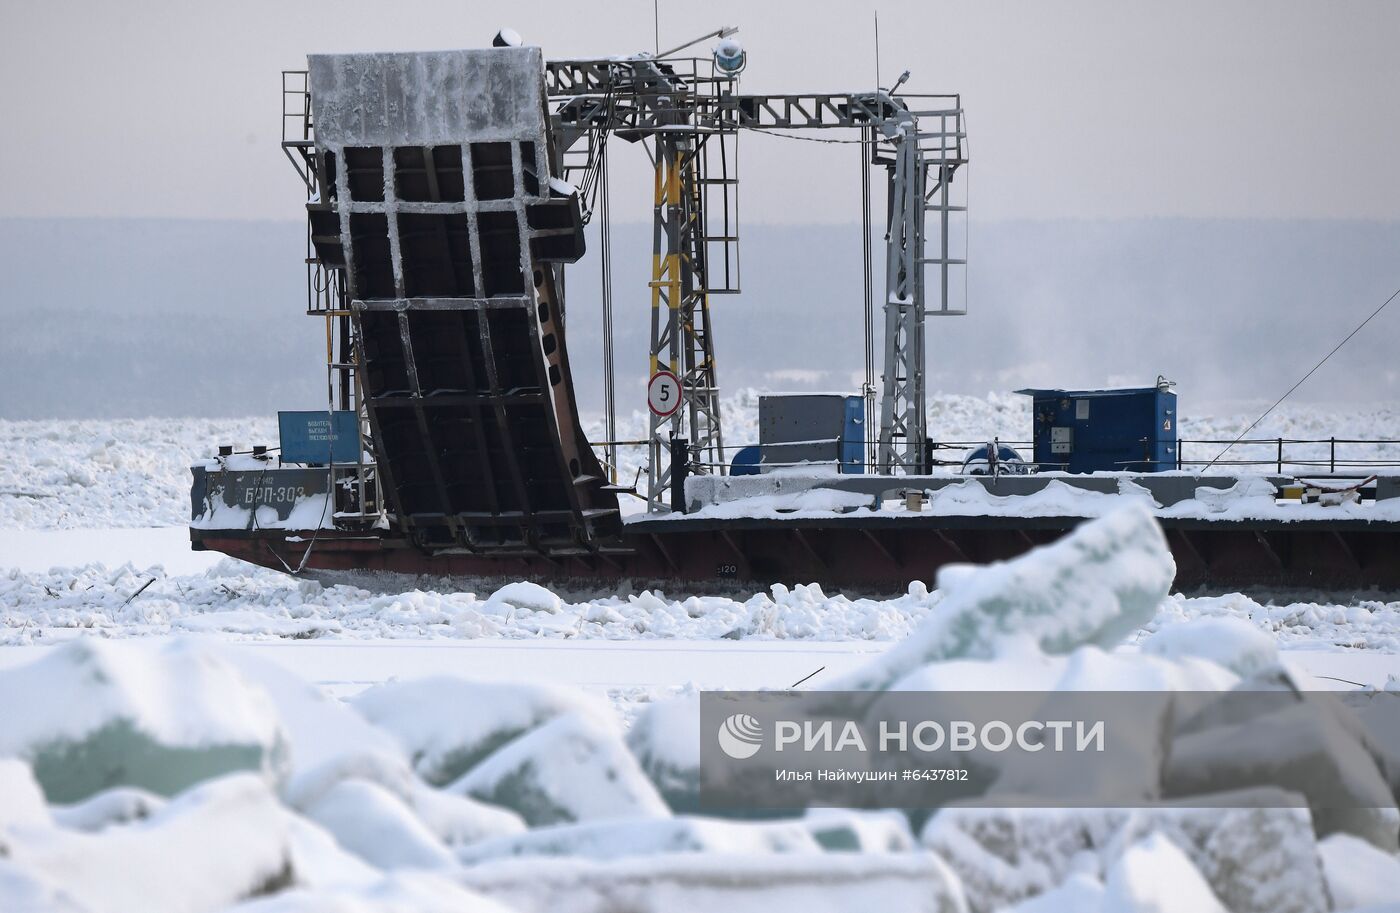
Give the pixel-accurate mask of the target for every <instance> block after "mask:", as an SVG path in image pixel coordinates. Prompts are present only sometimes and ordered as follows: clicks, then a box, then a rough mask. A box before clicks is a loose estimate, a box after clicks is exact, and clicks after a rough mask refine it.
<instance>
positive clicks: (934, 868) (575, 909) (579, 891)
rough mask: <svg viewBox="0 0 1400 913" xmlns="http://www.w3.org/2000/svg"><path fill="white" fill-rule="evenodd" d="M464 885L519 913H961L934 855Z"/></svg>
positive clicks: (535, 870) (516, 871)
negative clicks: (868, 912)
mask: <svg viewBox="0 0 1400 913" xmlns="http://www.w3.org/2000/svg"><path fill="white" fill-rule="evenodd" d="M461 881H462V882H463V883H465V884H466V885H468V886H469V887H472V888H474V889H475V890H477V891H480V892H482V893H485V894H487V895H489V896H491V897H493V898H495V899H498V900H500V901H502V902H503V903H505V904H507V905H508V906H510V907H511V908H512V909H514V910H516V911H518V913H610V911H618V910H658V911H660V910H665V911H667V913H714V911H716V910H719V911H724V913H776V911H784V913H786V911H800V913H849V911H851V910H891V911H894V910H929V911H936V913H961V911H962V910H963V909H964V904H963V900H962V892H961V889H960V888H959V886H958V883H957V879H956V877H955V876H954V875H953V874H952V873H951V872H950V871H949V870H948V868H947V866H946V865H944V864H943V863H942V862H941V861H939V859H938V858H937V857H936V856H933V855H931V854H928V853H889V854H882V853H871V854H855V853H822V854H807V853H782V854H767V855H759V856H752V855H734V854H728V853H704V854H679V853H678V854H666V855H661V856H651V857H639V858H628V859H620V860H609V861H595V860H587V859H566V860H553V861H551V862H550V863H549V864H548V865H541V864H540V862H539V860H536V859H518V860H504V861H501V862H495V863H491V864H488V865H482V866H476V867H473V868H471V869H468V870H467V872H466V873H465V874H464V875H463V876H462V878H461Z"/></svg>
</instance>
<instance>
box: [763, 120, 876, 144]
mask: <svg viewBox="0 0 1400 913" xmlns="http://www.w3.org/2000/svg"><path fill="white" fill-rule="evenodd" d="M736 126H737V127H738V128H739V129H740V130H752V131H753V132H755V133H766V134H768V135H769V136H776V137H778V138H779V139H795V140H800V141H801V142H804V143H829V144H832V145H844V146H849V145H856V144H864V143H865V140H863V139H822V138H821V137H817V136H799V135H797V134H795V133H783V132H781V131H779V130H770V129H768V128H766V127H755V126H752V125H750V124H737V125H736ZM880 141H886V140H885V139H884V137H880V138H879V139H878V140H877V142H880Z"/></svg>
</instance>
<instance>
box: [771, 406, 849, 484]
mask: <svg viewBox="0 0 1400 913" xmlns="http://www.w3.org/2000/svg"><path fill="white" fill-rule="evenodd" d="M845 414H846V396H845V395H844V394H840V393H830V394H827V393H775V394H771V395H768V396H760V397H759V398H758V443H759V447H760V449H761V451H762V456H761V457H760V459H759V467H760V471H761V472H771V471H773V470H774V469H782V468H784V467H787V466H790V465H792V464H794V463H802V462H809V463H825V464H828V465H830V466H831V467H832V470H833V471H836V466H837V463H838V460H839V459H840V456H841V434H842V429H843V427H844V423H845Z"/></svg>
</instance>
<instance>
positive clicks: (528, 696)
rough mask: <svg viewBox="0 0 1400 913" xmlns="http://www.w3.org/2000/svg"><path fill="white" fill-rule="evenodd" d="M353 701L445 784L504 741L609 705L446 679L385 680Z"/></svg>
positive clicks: (536, 689)
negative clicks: (564, 716)
mask: <svg viewBox="0 0 1400 913" xmlns="http://www.w3.org/2000/svg"><path fill="white" fill-rule="evenodd" d="M532 585H533V584H532ZM537 589H539V588H538V587H537ZM546 592H548V591H546ZM354 706H355V709H356V710H358V711H359V712H360V714H362V715H363V716H364V718H365V719H367V720H369V721H370V722H371V723H374V724H376V725H378V726H380V727H382V728H384V729H386V730H388V731H389V732H392V733H393V734H394V735H395V736H397V738H398V743H399V745H401V746H402V748H403V750H404V751H406V752H408V754H409V756H410V757H411V758H412V760H413V766H414V768H415V769H416V770H417V771H418V774H419V775H420V776H422V777H423V779H425V780H427V781H428V782H429V783H435V784H438V785H443V784H446V783H450V782H452V781H453V780H455V779H457V778H458V777H460V776H461V775H462V774H464V773H466V772H467V770H469V769H470V768H471V767H472V765H474V764H475V763H476V762H477V761H480V760H481V759H482V758H484V757H486V756H487V755H488V754H490V753H491V752H492V751H494V750H495V749H497V748H499V747H500V746H501V745H504V744H505V743H506V742H509V741H510V740H511V739H514V738H515V737H517V736H519V735H522V734H524V733H525V732H527V731H529V730H531V729H535V728H537V727H539V726H540V725H542V724H544V723H545V722H547V721H549V720H551V719H553V718H555V717H557V716H559V715H561V714H564V713H569V712H573V711H581V712H585V713H588V712H594V713H597V712H600V710H601V709H602V708H601V705H599V704H597V703H595V702H593V701H591V700H589V699H588V698H587V697H585V696H583V695H580V694H577V693H575V692H571V691H568V690H565V689H563V688H554V687H550V686H548V685H536V686H523V685H501V684H497V683H493V682H480V681H471V680H469V679H462V678H455V677H447V676H430V677H426V678H419V679H414V680H410V681H402V682H391V683H388V684H384V685H379V686H378V687H375V688H371V689H370V690H368V691H366V692H364V693H363V694H360V695H359V696H358V697H356V698H355V700H354Z"/></svg>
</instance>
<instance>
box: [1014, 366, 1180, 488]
mask: <svg viewBox="0 0 1400 913" xmlns="http://www.w3.org/2000/svg"><path fill="white" fill-rule="evenodd" d="M1016 392H1017V393H1024V394H1025V395H1027V396H1030V397H1032V398H1033V399H1034V407H1033V409H1032V413H1033V418H1032V422H1033V427H1034V432H1033V438H1034V441H1035V462H1036V464H1037V465H1038V467H1039V469H1040V471H1041V472H1050V471H1054V470H1062V471H1066V472H1162V471H1164V470H1168V469H1175V468H1176V460H1177V450H1176V424H1177V416H1176V394H1175V393H1173V392H1171V391H1170V390H1168V389H1165V388H1159V387H1132V388H1128V389H1122V390H1017V391H1016Z"/></svg>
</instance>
